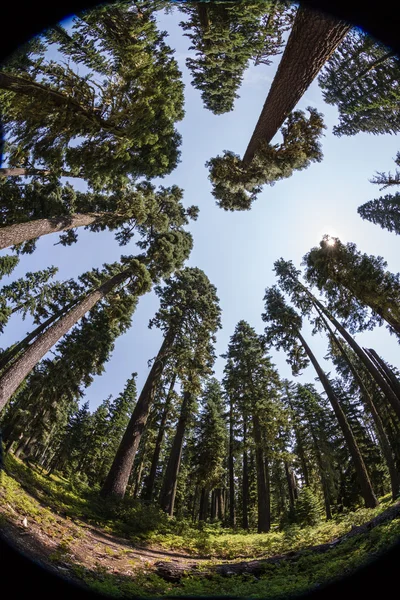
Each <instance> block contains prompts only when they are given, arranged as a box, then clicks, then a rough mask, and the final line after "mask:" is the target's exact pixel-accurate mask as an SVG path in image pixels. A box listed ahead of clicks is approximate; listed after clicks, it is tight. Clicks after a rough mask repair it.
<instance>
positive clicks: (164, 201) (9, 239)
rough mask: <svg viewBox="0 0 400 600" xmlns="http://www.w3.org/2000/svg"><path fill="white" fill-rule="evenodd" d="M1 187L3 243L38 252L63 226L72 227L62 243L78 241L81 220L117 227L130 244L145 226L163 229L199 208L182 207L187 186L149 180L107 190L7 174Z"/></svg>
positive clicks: (0, 241) (124, 241)
mask: <svg viewBox="0 0 400 600" xmlns="http://www.w3.org/2000/svg"><path fill="white" fill-rule="evenodd" d="M0 192H1V196H0V197H1V200H0V211H1V221H0V224H1V225H2V227H0V247H1V248H7V247H9V246H17V247H18V252H22V253H31V252H33V250H34V249H35V242H36V240H37V239H38V238H39V237H41V236H42V235H48V234H50V233H55V232H58V231H66V232H67V233H63V234H62V235H61V236H60V238H59V239H60V241H59V242H58V243H61V244H63V245H65V246H66V245H71V244H72V243H74V242H76V241H77V234H76V229H77V228H78V227H82V226H84V227H85V228H86V229H89V230H90V231H103V230H105V229H109V230H111V231H113V230H117V233H116V236H115V237H116V239H117V240H118V241H119V243H120V245H126V244H127V243H128V242H129V241H130V240H131V238H132V237H133V236H134V234H135V233H137V232H142V231H143V230H144V229H145V228H149V227H153V228H154V230H155V231H164V230H165V228H166V225H167V224H168V222H169V221H170V220H171V219H172V218H173V217H174V216H175V220H176V225H179V220H180V221H181V224H182V225H183V224H184V223H185V222H187V218H188V217H189V218H193V219H196V218H197V214H198V209H197V207H194V206H192V207H189V208H188V209H186V210H185V209H184V208H183V206H182V204H181V200H182V198H183V190H181V189H180V188H178V187H177V186H172V187H170V188H164V187H162V186H161V187H160V188H159V190H156V188H155V187H154V186H153V185H152V184H151V183H150V182H147V181H145V182H142V183H138V184H136V185H133V184H130V185H127V186H124V187H123V188H121V189H120V190H118V191H114V192H113V193H110V194H105V193H99V192H93V191H91V192H79V191H76V190H74V189H73V188H72V186H71V185H69V184H66V185H64V186H63V185H61V184H59V183H58V182H50V183H45V184H43V183H40V182H39V181H32V182H30V183H28V184H23V185H22V184H21V183H20V182H19V181H14V180H6V181H3V182H1V181H0ZM179 213H181V214H180V219H179V218H178V215H179ZM21 245H22V248H21Z"/></svg>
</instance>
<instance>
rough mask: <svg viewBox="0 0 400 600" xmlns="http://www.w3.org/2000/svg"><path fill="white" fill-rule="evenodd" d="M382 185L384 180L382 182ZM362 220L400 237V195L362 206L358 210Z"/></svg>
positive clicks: (382, 198)
mask: <svg viewBox="0 0 400 600" xmlns="http://www.w3.org/2000/svg"><path fill="white" fill-rule="evenodd" d="M380 183H382V180H381V181H380ZM399 183H400V182H399ZM357 212H358V214H359V215H360V217H361V218H363V219H365V220H366V221H370V222H371V223H375V225H380V226H381V227H382V229H387V230H388V231H394V232H395V233H396V234H397V235H400V193H399V192H397V193H396V194H386V195H385V196H381V197H379V198H377V199H375V200H370V201H369V202H366V203H365V204H362V205H361V206H359V207H358V209H357Z"/></svg>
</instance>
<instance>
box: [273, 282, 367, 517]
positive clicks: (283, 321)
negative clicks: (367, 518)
mask: <svg viewBox="0 0 400 600" xmlns="http://www.w3.org/2000/svg"><path fill="white" fill-rule="evenodd" d="M264 300H265V313H263V315H262V318H263V320H264V321H266V322H268V323H269V325H268V326H267V327H266V329H265V334H266V339H267V341H268V342H269V343H273V344H274V345H275V347H276V348H277V349H278V350H279V349H281V348H282V349H283V350H285V352H286V353H287V355H288V362H289V364H290V365H291V367H292V371H293V374H298V373H299V372H300V371H301V370H302V369H303V368H305V367H306V366H307V363H308V360H309V361H310V362H311V363H312V365H313V367H314V368H315V370H316V372H317V375H318V378H319V380H320V382H321V384H322V385H323V387H324V390H325V392H326V395H327V396H328V399H329V401H330V403H331V405H332V408H333V410H334V412H335V415H336V418H337V420H338V422H339V426H340V428H341V431H342V433H343V437H344V439H345V440H346V444H347V446H348V449H349V452H350V454H351V457H352V461H353V465H354V468H355V470H356V473H357V478H358V482H359V485H360V489H361V495H362V497H363V499H364V502H365V506H366V507H367V508H373V507H375V506H377V504H378V501H377V499H376V497H375V494H374V491H373V489H372V486H371V482H370V479H369V476H368V472H367V469H366V467H365V464H364V461H363V458H362V455H361V453H360V450H359V448H358V446H357V442H356V440H355V437H354V434H353V432H352V430H351V428H350V426H349V423H348V421H347V419H346V416H345V414H344V412H343V410H342V408H341V406H340V403H339V400H338V398H337V396H336V394H335V392H334V390H333V388H332V385H331V384H330V382H329V379H328V377H327V376H326V374H325V373H324V371H323V370H322V368H321V366H320V364H319V362H318V361H317V359H316V357H315V355H314V354H313V352H312V350H311V348H310V347H309V345H308V344H307V342H306V340H305V339H304V338H303V336H302V334H301V327H302V318H301V316H300V315H299V314H297V313H296V311H295V310H294V309H293V308H292V307H290V306H289V305H287V304H286V303H285V299H284V297H283V295H282V294H281V292H280V291H279V290H278V288H277V287H276V286H273V287H271V288H267V290H266V293H265V297H264ZM307 359H308V360H307Z"/></svg>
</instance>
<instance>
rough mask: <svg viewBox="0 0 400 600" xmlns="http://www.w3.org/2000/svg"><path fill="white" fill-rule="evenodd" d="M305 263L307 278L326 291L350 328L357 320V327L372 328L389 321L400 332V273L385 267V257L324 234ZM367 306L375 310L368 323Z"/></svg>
mask: <svg viewBox="0 0 400 600" xmlns="http://www.w3.org/2000/svg"><path fill="white" fill-rule="evenodd" d="M303 264H304V265H305V266H306V271H305V278H306V280H307V281H308V282H309V283H311V284H312V285H315V286H316V287H317V288H318V289H319V290H320V291H323V292H325V294H326V296H327V298H328V301H329V304H330V306H332V308H333V310H334V312H335V313H336V314H337V315H339V316H341V317H343V318H344V319H346V320H347V321H348V322H349V326H350V327H351V326H353V327H354V326H355V323H357V325H358V328H370V327H371V326H372V325H374V324H379V325H380V324H382V323H383V321H386V322H387V324H388V325H389V330H390V331H391V332H392V331H393V332H395V333H396V334H397V335H400V276H399V274H396V275H395V274H393V273H390V272H389V271H386V270H385V267H386V266H387V263H386V261H385V260H384V259H383V258H382V256H372V255H367V254H362V253H361V252H360V251H359V250H357V246H356V244H354V243H352V242H349V243H347V244H342V242H341V241H340V240H339V239H338V238H329V236H324V237H323V238H322V240H321V242H320V244H319V248H318V247H314V248H312V249H311V250H310V251H309V252H308V253H307V254H306V255H305V256H304V258H303ZM366 307H370V309H371V310H372V317H371V318H370V320H369V321H368V322H367V323H366V322H365V321H366V318H365V316H366ZM360 325H361V327H360Z"/></svg>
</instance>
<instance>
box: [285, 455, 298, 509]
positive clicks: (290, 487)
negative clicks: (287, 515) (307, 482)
mask: <svg viewBox="0 0 400 600" xmlns="http://www.w3.org/2000/svg"><path fill="white" fill-rule="evenodd" d="M284 466H285V475H286V481H287V484H288V490H289V504H290V506H291V508H292V509H294V500H295V497H294V486H293V479H292V474H291V473H290V471H289V465H288V463H287V461H286V460H285V461H284Z"/></svg>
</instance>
